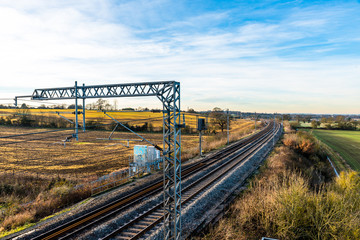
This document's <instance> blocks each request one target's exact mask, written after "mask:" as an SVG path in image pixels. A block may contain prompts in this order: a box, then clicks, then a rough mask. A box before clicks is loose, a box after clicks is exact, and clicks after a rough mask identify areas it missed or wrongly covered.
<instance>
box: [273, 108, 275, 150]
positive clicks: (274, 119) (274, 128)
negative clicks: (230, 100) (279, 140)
mask: <svg viewBox="0 0 360 240" xmlns="http://www.w3.org/2000/svg"><path fill="white" fill-rule="evenodd" d="M273 146H274V147H275V113H274V136H273Z"/></svg>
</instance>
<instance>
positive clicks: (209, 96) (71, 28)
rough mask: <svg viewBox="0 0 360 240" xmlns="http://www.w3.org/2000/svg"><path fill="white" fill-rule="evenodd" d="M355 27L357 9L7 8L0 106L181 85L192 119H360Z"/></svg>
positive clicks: (136, 102)
mask: <svg viewBox="0 0 360 240" xmlns="http://www.w3.org/2000/svg"><path fill="white" fill-rule="evenodd" d="M359 26H360V1H336V0H335V1H301V0H294V1H280V0H279V1H271V0H263V1H251V0H250V1H230V0H227V1H215V0H204V1H196V0H190V1H186V0H184V1H178V0H177V1H176V0H174V1H171V0H154V1H153V0H133V1H122V0H119V1H114V0H101V1H100V0H77V1H70V0H32V1H28V0H16V1H14V0H0V104H4V103H10V102H12V101H10V100H7V99H4V98H12V97H14V96H17V95H31V93H32V92H33V90H34V89H35V88H50V87H68V86H74V82H75V81H78V83H79V84H83V83H84V84H85V85H96V84H117V83H132V82H147V81H167V80H176V81H179V82H180V83H181V108H182V109H184V110H186V109H187V108H194V109H196V110H208V109H212V108H214V107H220V108H223V109H227V108H229V109H231V110H238V111H244V112H247V111H251V112H253V111H256V112H269V113H271V112H278V113H335V114H360V106H359V103H360V27H359ZM113 101H114V99H111V100H110V103H113ZM116 101H117V106H118V107H120V108H122V107H148V108H155V107H157V108H161V103H160V102H159V101H158V100H157V99H156V98H151V99H149V98H130V99H128V98H118V99H116ZM54 102H55V103H58V102H56V101H53V103H54ZM26 103H27V104H32V103H31V102H26ZM59 103H60V102H59ZM34 104H35V103H34Z"/></svg>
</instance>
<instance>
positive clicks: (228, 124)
mask: <svg viewBox="0 0 360 240" xmlns="http://www.w3.org/2000/svg"><path fill="white" fill-rule="evenodd" d="M227 144H228V145H229V109H228V110H227Z"/></svg>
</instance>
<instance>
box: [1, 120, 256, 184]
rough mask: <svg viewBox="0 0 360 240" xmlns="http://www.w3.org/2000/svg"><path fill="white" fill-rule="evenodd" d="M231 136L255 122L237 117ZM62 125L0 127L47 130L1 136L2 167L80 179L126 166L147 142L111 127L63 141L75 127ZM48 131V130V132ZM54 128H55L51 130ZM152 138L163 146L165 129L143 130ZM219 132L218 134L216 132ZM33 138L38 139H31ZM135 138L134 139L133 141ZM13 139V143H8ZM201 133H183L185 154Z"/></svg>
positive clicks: (17, 130)
mask: <svg viewBox="0 0 360 240" xmlns="http://www.w3.org/2000/svg"><path fill="white" fill-rule="evenodd" d="M232 127H233V128H234V130H233V131H232V133H231V135H230V136H232V135H233V136H234V137H236V136H237V133H239V132H244V133H245V132H248V131H250V130H251V129H252V128H253V122H250V121H247V120H237V121H234V122H233V125H232ZM58 130H59V129H40V128H20V127H8V126H1V127H0V137H2V136H9V135H16V134H24V133H34V132H46V133H41V134H37V135H25V136H21V137H14V138H10V139H9V138H0V171H1V172H7V173H14V174H17V173H21V174H25V173H26V174H32V175H36V176H37V177H39V176H42V177H46V178H52V177H62V178H67V179H76V180H77V181H80V182H82V181H90V180H93V179H96V178H97V177H99V176H102V175H104V174H107V173H110V172H112V171H115V170H118V169H121V168H125V167H127V166H128V165H129V161H131V154H132V152H133V147H134V145H145V143H144V142H140V141H139V140H140V138H138V137H137V136H135V135H134V134H132V133H129V132H118V131H115V133H114V134H113V135H112V138H118V139H129V140H130V141H129V147H125V146H124V145H127V141H112V140H103V139H107V138H108V137H109V135H110V133H111V131H86V132H85V133H83V132H82V131H79V141H78V142H77V141H75V140H74V139H72V140H71V142H67V143H66V146H65V147H64V145H63V140H64V139H65V138H66V137H68V136H71V134H72V133H73V130H66V131H58ZM47 131H49V132H47ZM52 131H54V132H52ZM140 134H141V135H142V136H143V137H145V138H146V139H148V140H149V141H151V142H153V143H155V144H157V145H159V146H161V147H162V133H140ZM215 136H216V135H215ZM215 136H204V138H203V141H204V149H205V150H210V148H213V147H214V146H215V145H214V146H212V147H209V148H208V149H207V148H206V143H207V142H211V141H214V140H216V139H214V138H215ZM30 139H35V140H32V141H28V140H30ZM131 140H134V141H131ZM9 143H10V144H9ZM197 146H198V135H197V134H192V135H186V134H183V135H182V148H183V150H182V153H183V154H182V156H183V157H191V156H192V155H196V154H197V153H196V151H197Z"/></svg>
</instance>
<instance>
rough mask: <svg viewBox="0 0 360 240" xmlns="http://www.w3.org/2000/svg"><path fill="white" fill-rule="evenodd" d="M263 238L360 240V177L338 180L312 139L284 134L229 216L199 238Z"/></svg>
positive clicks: (344, 175)
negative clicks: (263, 167) (279, 143)
mask: <svg viewBox="0 0 360 240" xmlns="http://www.w3.org/2000/svg"><path fill="white" fill-rule="evenodd" d="M262 237H271V238H277V239H360V175H359V173H358V172H354V171H349V172H341V173H340V177H339V178H335V176H334V174H333V171H332V169H331V167H330V166H329V164H328V163H327V161H326V158H324V156H323V151H322V149H321V145H319V144H318V142H317V141H316V140H315V138H314V137H313V136H312V135H311V134H309V133H306V132H298V133H296V134H295V133H292V134H286V135H285V136H284V139H283V145H281V146H279V147H277V148H276V149H275V150H274V151H273V153H272V154H271V156H270V157H269V158H268V159H267V161H266V168H265V169H263V170H262V171H261V173H260V174H259V175H257V176H256V177H255V178H254V179H253V180H252V181H251V183H250V184H249V187H248V189H247V190H246V191H245V193H243V194H242V195H241V196H240V197H239V198H238V199H237V200H236V201H235V203H234V204H233V205H232V206H231V207H230V209H229V211H228V212H227V214H226V216H225V217H224V218H223V219H221V220H220V222H219V223H218V225H217V226H215V227H213V228H211V230H210V231H209V232H208V233H205V234H204V235H203V236H201V237H198V239H212V240H213V239H215V240H216V239H219V240H220V239H261V238H262Z"/></svg>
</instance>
